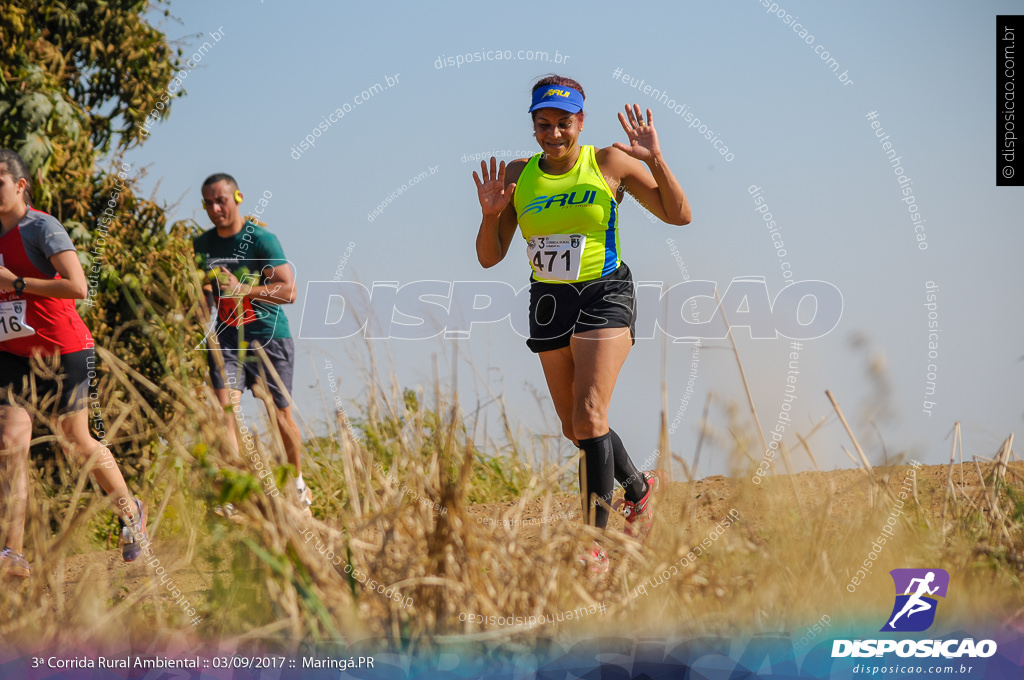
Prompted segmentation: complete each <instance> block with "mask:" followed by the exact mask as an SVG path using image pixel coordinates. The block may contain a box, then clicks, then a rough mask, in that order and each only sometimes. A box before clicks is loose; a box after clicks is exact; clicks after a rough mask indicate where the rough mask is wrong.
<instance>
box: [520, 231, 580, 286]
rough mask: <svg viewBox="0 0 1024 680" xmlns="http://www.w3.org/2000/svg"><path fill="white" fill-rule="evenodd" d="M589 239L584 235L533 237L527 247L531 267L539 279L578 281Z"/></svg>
mask: <svg viewBox="0 0 1024 680" xmlns="http://www.w3.org/2000/svg"><path fill="white" fill-rule="evenodd" d="M586 245H587V237H586V236H584V235H583V234H552V235H548V236H533V237H531V238H530V240H529V242H527V245H526V253H527V255H528V257H529V258H530V266H532V267H533V271H534V273H535V274H537V276H538V277H540V278H542V279H551V280H554V281H576V280H577V279H579V277H580V263H581V262H582V260H583V248H584V247H585V246H586Z"/></svg>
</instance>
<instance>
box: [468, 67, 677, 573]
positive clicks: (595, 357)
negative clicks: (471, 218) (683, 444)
mask: <svg viewBox="0 0 1024 680" xmlns="http://www.w3.org/2000/svg"><path fill="white" fill-rule="evenodd" d="M583 102H584V93H583V88H582V87H580V84H579V83H577V82H576V81H575V80H572V79H570V78H564V77H560V76H548V77H546V78H543V79H541V80H539V81H538V82H537V83H536V84H535V85H534V86H533V98H532V103H531V106H530V113H531V114H532V116H533V134H534V137H535V138H536V140H537V143H538V144H539V145H540V148H541V153H538V154H535V155H534V156H533V157H532V158H530V159H525V158H521V159H519V160H515V161H512V162H511V163H510V164H509V165H508V167H507V168H506V167H505V162H504V161H502V162H501V164H500V165H497V166H496V164H495V159H494V158H493V157H492V158H491V163H490V170H489V171H488V167H487V163H486V162H484V161H481V163H480V176H478V175H477V173H476V172H474V173H473V179H474V181H475V182H476V186H477V194H478V197H479V199H480V207H481V210H482V212H483V220H482V221H481V223H480V230H479V232H478V233H477V239H476V251H477V257H478V259H479V260H480V264H481V265H483V266H484V267H493V266H494V265H496V264H498V263H499V262H501V261H502V260H503V259H504V258H505V255H506V253H508V249H509V246H510V245H511V243H512V237H513V235H514V234H515V231H516V226H517V225H518V226H519V227H520V228H521V230H522V235H523V238H524V239H525V240H526V241H527V249H526V250H527V256H528V259H529V262H530V265H531V267H532V268H533V274H532V276H531V282H532V283H531V286H530V339H529V340H527V343H526V344H527V345H528V346H529V347H530V349H531V350H533V352H535V353H537V354H538V355H539V356H540V362H541V366H542V367H543V369H544V377H545V380H546V381H547V384H548V391H549V392H550V393H551V399H552V401H553V402H554V404H555V410H556V411H557V413H558V418H559V420H560V421H561V423H562V433H563V434H564V435H565V436H566V438H568V439H569V440H570V441H572V442H573V444H575V445H577V446H578V447H579V448H581V449H583V453H584V455H583V459H582V461H581V471H580V491H581V494H582V498H583V507H584V511H585V517H587V521H589V522H590V523H592V524H593V525H594V526H596V527H597V528H599V529H604V528H606V527H607V525H608V504H609V503H610V502H611V498H612V492H613V489H614V481H615V480H618V481H619V483H620V484H622V486H623V488H624V489H625V503H624V505H623V507H624V514H625V516H626V521H627V525H626V530H627V533H629V534H631V535H634V536H641V537H642V536H644V535H646V533H647V531H648V530H649V528H650V524H651V515H652V510H651V509H650V507H649V506H648V501H649V500H650V497H651V492H652V491H653V490H656V489H657V487H658V486H659V484H660V478H659V477H658V476H656V475H655V474H653V473H649V472H645V473H642V474H641V473H640V472H638V471H637V470H636V468H635V467H634V466H633V463H632V461H631V460H630V458H629V454H628V453H627V452H626V449H625V447H624V446H623V444H622V441H621V440H620V439H619V437H618V435H617V434H615V431H614V430H612V429H611V428H609V426H608V405H609V403H610V402H611V396H612V389H613V388H614V387H615V380H616V379H617V377H618V375H619V370H620V369H621V368H622V365H623V363H624V362H625V360H626V355H627V354H628V353H629V350H630V347H632V345H633V342H634V339H633V333H634V326H635V322H636V306H635V297H634V290H633V279H632V276H631V274H630V271H629V268H628V267H627V266H626V264H625V263H624V262H623V261H622V259H621V256H620V248H619V221H618V206H619V205H620V204H621V203H622V199H623V197H624V194H625V193H626V192H627V191H628V192H629V193H630V194H632V195H633V197H634V198H636V199H637V200H638V201H639V202H640V203H641V204H642V205H643V206H644V207H646V208H647V209H648V210H650V211H651V213H653V214H654V215H656V216H657V217H659V218H660V219H661V220H663V221H665V222H668V223H669V224H676V225H685V224H689V222H690V218H691V215H690V205H689V203H688V202H687V200H686V194H685V193H683V189H682V187H680V186H679V182H677V181H676V179H675V177H673V175H672V172H671V171H670V170H669V169H668V165H667V164H666V163H665V159H664V158H663V157H662V155H661V149H660V147H659V146H658V136H657V134H656V133H655V131H654V126H653V121H652V116H651V110H650V109H647V121H646V122H644V119H643V117H642V116H641V113H640V107H639V105H636V104H634V105H633V108H632V109H631V108H630V107H629V106H628V105H627V106H626V112H625V115H623V114H622V113H620V114H619V122H620V123H621V124H622V129H623V130H625V131H626V135H627V137H628V139H629V144H622V143H619V142H616V143H615V144H613V145H612V146H609V147H605V148H602V149H597V148H595V147H593V146H580V145H579V143H578V138H579V134H580V133H581V132H582V131H583V123H584V113H583ZM645 164H646V166H647V167H644V166H645ZM582 559H583V560H584V562H585V563H587V564H589V565H590V567H591V569H593V570H594V571H597V572H602V571H606V570H607V569H608V557H607V555H606V553H605V551H604V550H603V549H602V548H601V547H600V546H599V545H598V544H596V543H595V544H594V546H593V547H592V548H591V549H590V550H589V551H588V552H587V553H586V555H584V556H583V558H582Z"/></svg>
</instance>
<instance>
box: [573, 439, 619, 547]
mask: <svg viewBox="0 0 1024 680" xmlns="http://www.w3.org/2000/svg"><path fill="white" fill-rule="evenodd" d="M579 442H580V448H581V449H583V461H582V462H581V467H586V470H585V471H581V472H580V492H581V493H582V495H583V508H584V513H585V514H584V518H583V521H585V522H589V521H590V513H591V504H592V503H595V500H594V499H593V496H597V497H598V498H600V499H601V501H603V502H604V503H605V504H607V505H611V502H612V492H613V491H614V490H615V455H614V453H613V450H612V438H611V433H606V434H603V435H601V436H600V437H593V438H591V439H580V440H579ZM593 513H594V526H596V527H597V528H598V529H604V528H605V527H607V526H608V508H607V507H606V506H605V505H602V504H601V503H596V505H595V506H594V509H593Z"/></svg>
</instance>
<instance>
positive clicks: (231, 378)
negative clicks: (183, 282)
mask: <svg viewBox="0 0 1024 680" xmlns="http://www.w3.org/2000/svg"><path fill="white" fill-rule="evenodd" d="M202 193H203V207H204V208H205V209H206V214H207V216H209V218H210V221H211V222H213V228H212V229H209V230H207V231H206V232H204V233H202V234H200V235H199V236H197V237H196V238H195V240H194V241H193V244H192V245H193V248H194V250H195V253H196V255H198V256H199V258H200V266H201V267H202V268H203V269H204V270H205V271H207V272H208V273H209V276H208V278H209V279H210V281H209V283H207V284H206V285H205V286H203V290H204V292H205V293H206V294H207V296H208V299H212V300H213V301H214V302H215V303H216V322H215V328H214V331H213V332H212V333H211V335H213V334H215V335H216V338H217V342H216V343H210V345H209V346H208V347H207V349H208V350H211V351H210V352H209V354H208V355H207V356H208V363H209V365H210V377H211V379H212V381H213V389H214V392H215V393H216V395H217V399H218V401H219V402H220V404H221V406H223V407H228V406H231V405H233V404H238V402H239V400H240V398H241V390H242V389H244V388H245V387H248V388H249V389H252V388H253V387H254V386H255V385H256V384H257V383H261V384H262V385H263V386H264V387H265V388H266V389H267V390H268V391H269V392H270V395H271V396H272V398H273V401H274V406H275V407H276V408H274V409H271V410H272V411H273V412H274V416H275V418H274V419H275V420H276V422H277V426H278V429H279V430H280V433H281V440H282V442H283V443H284V450H285V455H287V457H288V462H289V463H291V464H292V465H294V466H295V469H296V470H297V471H298V477H297V479H296V489H297V491H298V495H299V501H300V505H301V506H302V507H303V508H304V509H306V510H307V511H308V510H309V507H310V505H311V502H312V496H311V494H310V491H309V489H308V487H306V485H305V482H304V481H303V479H302V436H301V433H300V431H299V426H298V424H297V423H296V422H295V418H294V416H293V415H292V410H291V390H292V375H293V373H294V366H295V343H294V341H293V340H292V337H291V331H290V330H289V328H288V318H287V317H286V316H285V315H284V313H283V312H282V311H281V307H280V306H281V305H283V304H289V303H292V302H294V301H295V295H296V291H295V272H294V271H293V270H292V266H291V264H289V262H288V260H287V259H286V258H285V256H284V250H283V249H282V248H281V243H280V242H279V241H278V239H277V237H276V236H275V235H274V234H272V233H270V232H269V231H267V230H266V229H265V228H263V227H261V226H258V225H257V224H256V223H254V222H252V221H247V220H246V219H245V218H244V217H242V214H241V212H240V210H239V205H240V204H241V202H242V199H243V196H242V192H241V191H239V190H238V183H237V182H236V181H235V179H234V178H233V177H232V176H231V175H228V174H224V173H219V174H216V175H211V176H209V177H207V178H206V181H204V182H203V188H202ZM257 346H259V347H262V349H263V352H264V353H265V354H266V357H267V361H268V363H269V364H270V366H267V365H265V364H264V363H263V361H262V360H261V358H260V356H259V353H257V352H256V351H255V350H256V347H257ZM240 349H241V350H244V351H240ZM214 351H216V352H217V354H218V355H219V357H220V358H221V359H222V361H223V364H224V370H223V373H222V372H221V370H220V368H219V367H218V365H217V364H218V363H219V362H218V361H217V357H216V356H214ZM271 368H272V369H273V370H270V369H271ZM275 374H276V375H275ZM268 407H269V404H268ZM225 418H226V426H227V438H228V443H229V445H230V446H231V447H232V450H233V451H235V452H236V453H237V452H238V436H237V434H236V432H235V424H234V420H235V415H234V413H233V412H232V411H230V410H229V411H228V412H226V414H225ZM247 448H248V449H251V450H247V453H249V454H250V458H253V459H254V460H253V462H257V461H258V457H259V454H258V453H257V452H256V451H255V447H254V446H253V445H252V443H251V440H249V441H247ZM265 464H266V463H265Z"/></svg>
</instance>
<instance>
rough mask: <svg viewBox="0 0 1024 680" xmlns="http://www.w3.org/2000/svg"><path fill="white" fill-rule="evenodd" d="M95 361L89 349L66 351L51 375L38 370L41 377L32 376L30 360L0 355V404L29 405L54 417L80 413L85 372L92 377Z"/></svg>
mask: <svg viewBox="0 0 1024 680" xmlns="http://www.w3.org/2000/svg"><path fill="white" fill-rule="evenodd" d="M95 362H96V359H95V352H94V351H93V350H92V349H83V350H81V351H79V352H68V353H67V354H61V355H60V363H59V365H58V366H57V370H56V374H55V375H54V374H52V373H51V372H50V370H49V369H47V368H43V369H42V370H43V372H44V374H43V375H40V374H39V373H36V374H35V375H33V374H32V360H31V359H29V358H28V357H23V356H19V355H17V354H11V353H10V352H0V405H2V406H25V405H29V406H30V407H32V408H35V409H38V410H40V411H41V412H42V413H54V414H57V415H64V414H66V413H71V412H73V411H78V410H81V409H83V408H85V405H86V396H87V395H88V393H89V372H90V371H91V372H92V375H93V378H95V376H96V363H95ZM46 373H51V374H50V375H45V374H46ZM33 393H34V394H35V398H34V399H33V397H32V395H33Z"/></svg>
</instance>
